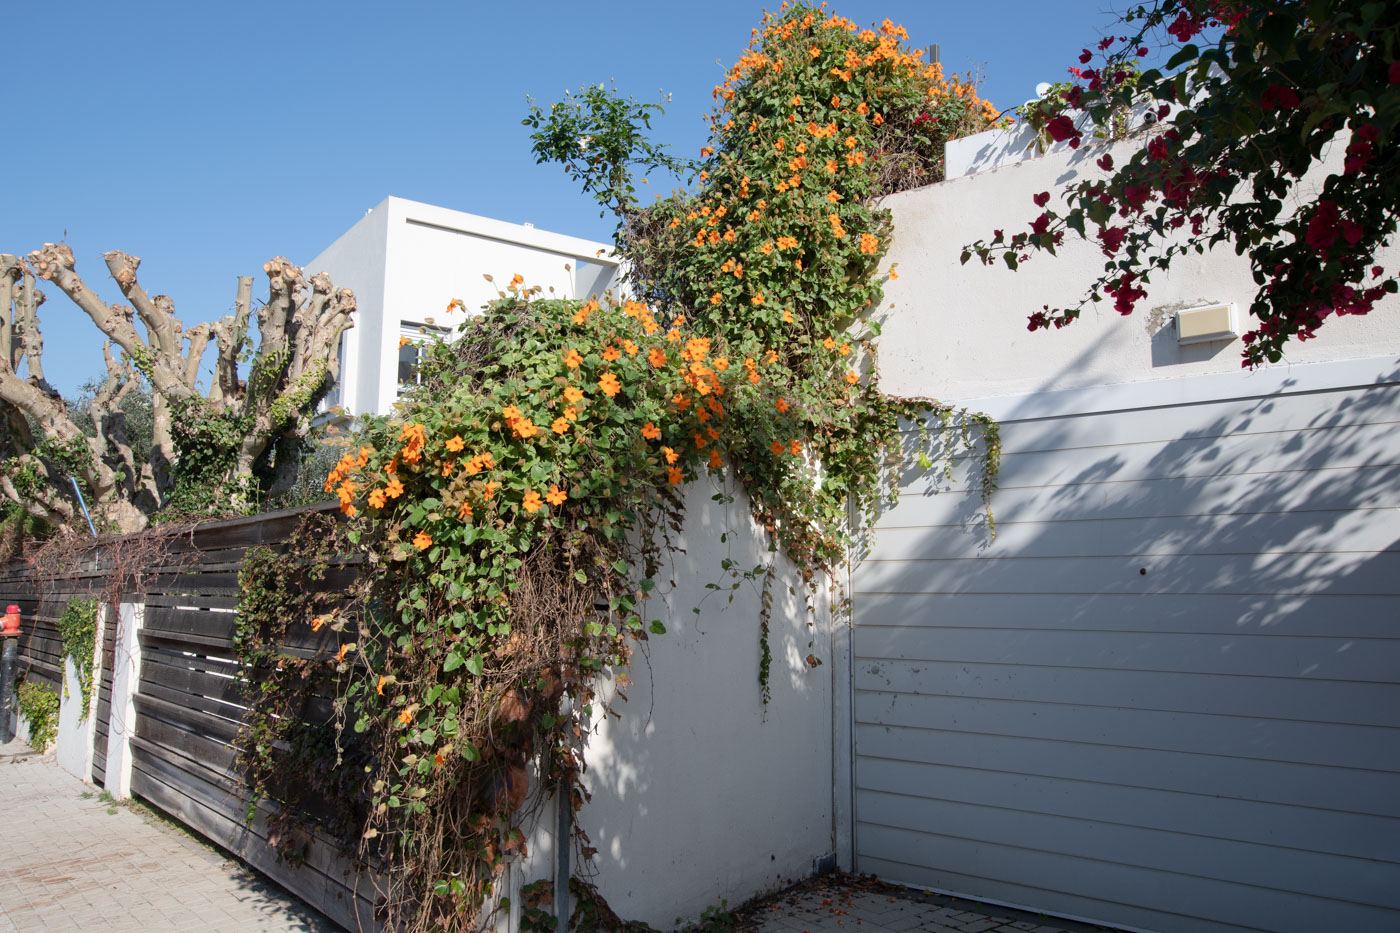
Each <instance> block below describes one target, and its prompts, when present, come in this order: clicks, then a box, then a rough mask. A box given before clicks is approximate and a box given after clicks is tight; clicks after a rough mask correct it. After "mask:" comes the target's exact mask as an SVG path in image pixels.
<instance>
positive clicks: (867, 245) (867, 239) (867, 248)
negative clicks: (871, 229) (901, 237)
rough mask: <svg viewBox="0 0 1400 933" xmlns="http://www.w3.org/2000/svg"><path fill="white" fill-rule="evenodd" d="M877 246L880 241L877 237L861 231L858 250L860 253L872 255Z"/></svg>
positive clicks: (877, 248) (878, 246)
mask: <svg viewBox="0 0 1400 933" xmlns="http://www.w3.org/2000/svg"><path fill="white" fill-rule="evenodd" d="M879 248H880V241H879V239H878V238H876V237H875V236H872V235H871V234H869V233H862V234H861V235H860V251H861V252H862V253H867V254H870V255H873V254H874V253H875V252H876V251H877V250H879Z"/></svg>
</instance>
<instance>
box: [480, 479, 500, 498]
mask: <svg viewBox="0 0 1400 933" xmlns="http://www.w3.org/2000/svg"><path fill="white" fill-rule="evenodd" d="M500 485H501V484H500V483H498V482H496V481H495V480H494V479H492V480H487V481H486V485H485V488H484V489H482V491H481V498H482V499H484V500H486V501H487V502H490V501H491V497H492V496H494V495H495V494H496V489H497V487H499V486H500Z"/></svg>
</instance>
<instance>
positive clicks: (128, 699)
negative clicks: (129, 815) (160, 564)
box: [105, 603, 146, 800]
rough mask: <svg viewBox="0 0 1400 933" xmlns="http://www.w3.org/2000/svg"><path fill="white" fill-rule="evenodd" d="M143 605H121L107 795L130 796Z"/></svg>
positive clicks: (110, 723)
mask: <svg viewBox="0 0 1400 933" xmlns="http://www.w3.org/2000/svg"><path fill="white" fill-rule="evenodd" d="M145 608H146V607H145V606H144V605H143V604H141V603H122V604H121V610H120V612H119V613H118V614H117V644H116V651H115V652H114V657H113V659H112V712H111V718H110V719H109V720H108V723H107V779H106V781H105V783H106V786H107V792H108V793H110V794H111V795H112V796H113V797H115V798H117V799H118V800H124V799H126V798H127V797H130V796H131V736H132V734H133V733H134V732H135V730H136V687H137V685H138V683H139V682H140V677H141V640H140V638H139V637H138V636H139V634H140V631H141V622H142V618H143V617H144V614H145Z"/></svg>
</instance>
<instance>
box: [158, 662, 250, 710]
mask: <svg viewBox="0 0 1400 933" xmlns="http://www.w3.org/2000/svg"><path fill="white" fill-rule="evenodd" d="M156 686H158V687H162V688H164V689H167V690H170V691H171V692H172V693H179V694H181V695H193V696H199V697H210V698H212V699H214V700H217V701H220V702H223V703H226V704H233V705H236V706H239V707H242V706H244V705H246V703H245V697H244V690H243V685H242V682H241V681H240V680H239V679H238V678H237V677H232V676H228V675H226V674H223V673H214V672H210V671H204V670H193V669H191V668H189V667H183V666H182V667H176V666H173V665H168V664H161V663H152V664H149V665H146V664H143V665H142V669H141V681H140V686H139V688H138V689H139V690H140V691H141V692H142V693H145V692H146V691H147V690H148V689H149V688H151V687H156Z"/></svg>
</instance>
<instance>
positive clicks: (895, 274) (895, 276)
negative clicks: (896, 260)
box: [890, 266, 899, 279]
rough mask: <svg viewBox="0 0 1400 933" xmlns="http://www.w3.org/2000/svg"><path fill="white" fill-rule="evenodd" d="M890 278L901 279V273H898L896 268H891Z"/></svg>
mask: <svg viewBox="0 0 1400 933" xmlns="http://www.w3.org/2000/svg"><path fill="white" fill-rule="evenodd" d="M890 278H892V279H897V278H899V272H898V271H896V269H895V267H894V266H890Z"/></svg>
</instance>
